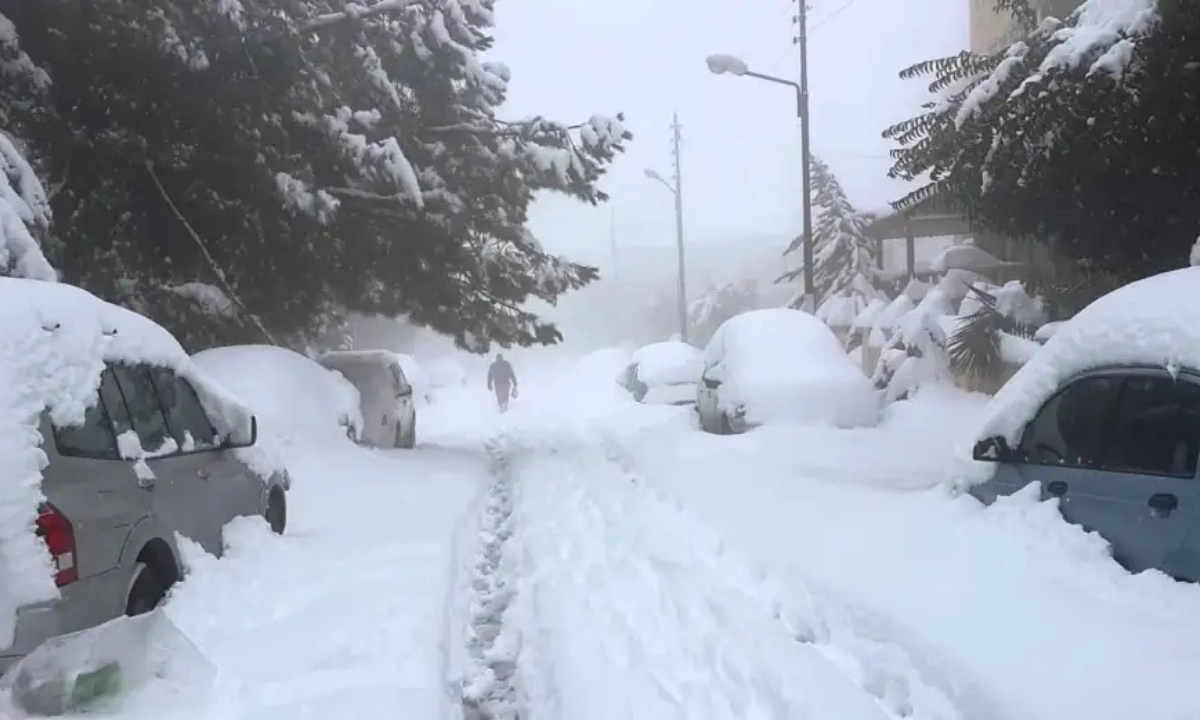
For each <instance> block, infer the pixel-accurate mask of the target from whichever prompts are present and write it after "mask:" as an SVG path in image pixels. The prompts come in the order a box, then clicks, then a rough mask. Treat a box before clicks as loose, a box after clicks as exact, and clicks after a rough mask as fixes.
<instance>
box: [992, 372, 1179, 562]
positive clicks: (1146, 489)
mask: <svg viewBox="0 0 1200 720" xmlns="http://www.w3.org/2000/svg"><path fill="white" fill-rule="evenodd" d="M973 455H974V458H975V459H976V460H978V461H983V462H995V463H998V464H999V467H998V468H997V470H996V474H995V476H994V477H993V478H992V480H990V481H989V482H986V483H984V484H981V485H977V486H975V487H973V488H971V490H970V492H971V494H972V495H974V496H975V497H976V498H978V499H979V500H981V501H982V502H984V503H985V504H990V503H992V502H994V501H995V499H996V498H997V497H998V496H1001V495H1009V494H1011V493H1014V492H1016V491H1017V490H1020V489H1021V488H1023V487H1025V486H1026V485H1028V484H1030V483H1033V482H1038V483H1040V485H1041V492H1042V497H1043V499H1048V498H1052V497H1057V498H1059V499H1060V508H1061V511H1062V515H1063V517H1064V518H1065V519H1066V520H1067V521H1068V522H1072V523H1075V524H1077V525H1080V526H1082V527H1083V528H1084V529H1086V530H1089V531H1095V532H1097V533H1099V534H1100V535H1101V536H1102V537H1104V538H1105V539H1106V540H1107V541H1108V542H1109V543H1110V545H1111V546H1112V553H1113V557H1114V558H1115V559H1116V560H1117V562H1119V563H1121V565H1123V566H1124V567H1125V568H1127V569H1128V570H1130V571H1131V572H1141V571H1143V570H1148V569H1158V570H1161V571H1162V572H1164V573H1166V574H1167V575H1170V576H1171V577H1174V578H1176V579H1178V580H1186V581H1190V582H1196V581H1200V477H1197V474H1196V473H1197V458H1198V456H1200V373H1198V372H1197V371H1196V370H1195V369H1173V370H1172V371H1168V370H1167V369H1166V368H1163V367H1161V366H1160V367H1143V366H1110V367H1103V368H1097V369H1093V370H1090V371H1087V372H1084V373H1081V374H1079V375H1076V376H1075V377H1073V378H1071V379H1069V380H1067V381H1065V382H1063V383H1062V384H1061V385H1060V386H1059V387H1058V389H1057V391H1056V392H1055V393H1054V394H1053V395H1052V396H1050V398H1049V399H1048V400H1046V402H1045V403H1043V404H1042V406H1041V408H1039V409H1038V411H1037V412H1036V413H1034V415H1033V417H1031V418H1029V419H1028V423H1027V424H1026V425H1025V428H1024V431H1023V432H1022V434H1021V439H1020V442H1019V443H1017V446H1016V447H1010V446H1009V444H1008V443H1007V442H1006V441H1005V439H1004V438H1003V437H999V436H997V437H989V438H985V439H983V440H981V441H979V442H978V443H977V444H976V445H975V448H974V453H973Z"/></svg>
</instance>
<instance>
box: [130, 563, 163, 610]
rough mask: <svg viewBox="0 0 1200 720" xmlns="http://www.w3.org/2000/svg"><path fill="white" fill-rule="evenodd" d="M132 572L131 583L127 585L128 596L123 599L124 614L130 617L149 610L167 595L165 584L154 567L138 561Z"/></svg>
mask: <svg viewBox="0 0 1200 720" xmlns="http://www.w3.org/2000/svg"><path fill="white" fill-rule="evenodd" d="M133 572H134V575H133V584H132V585H130V586H129V597H128V598H127V599H126V600H125V614H126V615H128V616H130V617H133V616H135V615H144V614H146V613H148V612H150V611H151V610H153V609H154V608H156V607H158V604H159V603H161V602H162V599H163V598H164V597H166V595H167V588H166V584H165V583H163V581H162V580H161V579H160V578H159V576H158V573H156V572H155V571H154V568H152V567H151V566H149V565H147V564H146V563H143V562H140V563H138V564H137V566H136V567H135V568H134V571H133Z"/></svg>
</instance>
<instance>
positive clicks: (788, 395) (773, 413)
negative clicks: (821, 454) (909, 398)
mask: <svg viewBox="0 0 1200 720" xmlns="http://www.w3.org/2000/svg"><path fill="white" fill-rule="evenodd" d="M696 411H697V413H698V414H699V416H700V427H701V428H702V429H703V430H704V431H705V432H711V433H720V434H731V433H740V432H744V431H746V430H748V429H750V428H752V427H756V426H758V425H764V424H768V423H805V424H829V425H834V426H836V427H856V426H863V425H874V424H876V423H877V422H878V421H879V414H880V404H879V398H878V396H877V395H876V393H875V391H874V389H873V388H872V387H871V383H870V380H868V379H867V377H866V376H865V375H863V372H862V370H861V369H859V367H858V365H857V364H855V362H854V361H853V360H852V359H850V356H848V355H847V354H846V352H845V350H844V349H843V348H842V344H841V343H840V342H838V339H837V336H836V335H834V334H833V331H832V330H830V329H829V328H828V327H827V326H826V325H825V324H824V323H822V322H821V321H820V320H818V319H816V318H815V317H813V316H812V315H810V314H808V313H805V312H801V311H799V310H792V309H788V308H768V309H764V310H752V311H750V312H747V313H743V314H741V315H737V316H734V317H732V318H730V319H729V320H726V321H725V323H724V324H722V325H721V327H719V328H718V329H717V332H716V333H715V334H714V335H713V337H712V339H711V340H710V341H709V343H708V346H707V347H706V348H705V351H704V368H703V371H702V374H701V377H700V383H699V385H698V387H697V393H696Z"/></svg>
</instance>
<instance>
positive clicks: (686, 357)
mask: <svg viewBox="0 0 1200 720" xmlns="http://www.w3.org/2000/svg"><path fill="white" fill-rule="evenodd" d="M703 369H704V353H702V352H701V351H700V350H699V348H696V347H693V346H692V345H689V344H687V343H685V342H680V341H676V340H672V341H668V342H661V343H653V344H650V345H645V346H643V347H640V348H638V349H637V351H635V352H634V353H633V356H632V357H630V358H629V364H628V365H627V366H625V370H624V371H623V372H622V373H621V377H620V378H619V380H618V382H619V384H620V385H621V387H623V388H625V389H626V390H628V391H629V393H630V394H631V395H632V396H633V399H634V400H637V401H638V402H641V403H647V404H652V405H691V404H692V403H694V402H696V383H698V382H699V381H700V372H701V371H702V370H703Z"/></svg>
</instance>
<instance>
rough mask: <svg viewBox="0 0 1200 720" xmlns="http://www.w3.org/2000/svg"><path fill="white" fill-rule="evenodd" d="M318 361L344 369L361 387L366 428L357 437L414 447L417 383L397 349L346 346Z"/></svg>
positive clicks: (386, 445) (372, 442)
mask: <svg viewBox="0 0 1200 720" xmlns="http://www.w3.org/2000/svg"><path fill="white" fill-rule="evenodd" d="M317 362H318V363H320V364H321V365H322V366H324V367H326V368H329V369H330V370H336V371H337V372H339V373H341V374H342V375H343V376H344V377H345V378H346V379H347V380H349V381H350V383H351V384H352V385H354V387H356V388H358V395H359V400H360V402H361V409H362V419H363V429H362V434H361V436H360V437H357V438H354V439H355V440H356V441H358V442H361V443H363V444H365V445H371V446H373V447H381V448H390V447H397V448H413V447H416V444H417V408H416V404H415V403H414V402H413V387H412V385H411V384H410V383H409V382H408V378H407V377H405V375H404V369H403V368H402V367H400V361H399V359H398V358H397V357H396V354H395V353H391V352H388V351H386V350H346V351H337V352H329V353H325V354H324V355H322V356H321V357H319V358H317Z"/></svg>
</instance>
